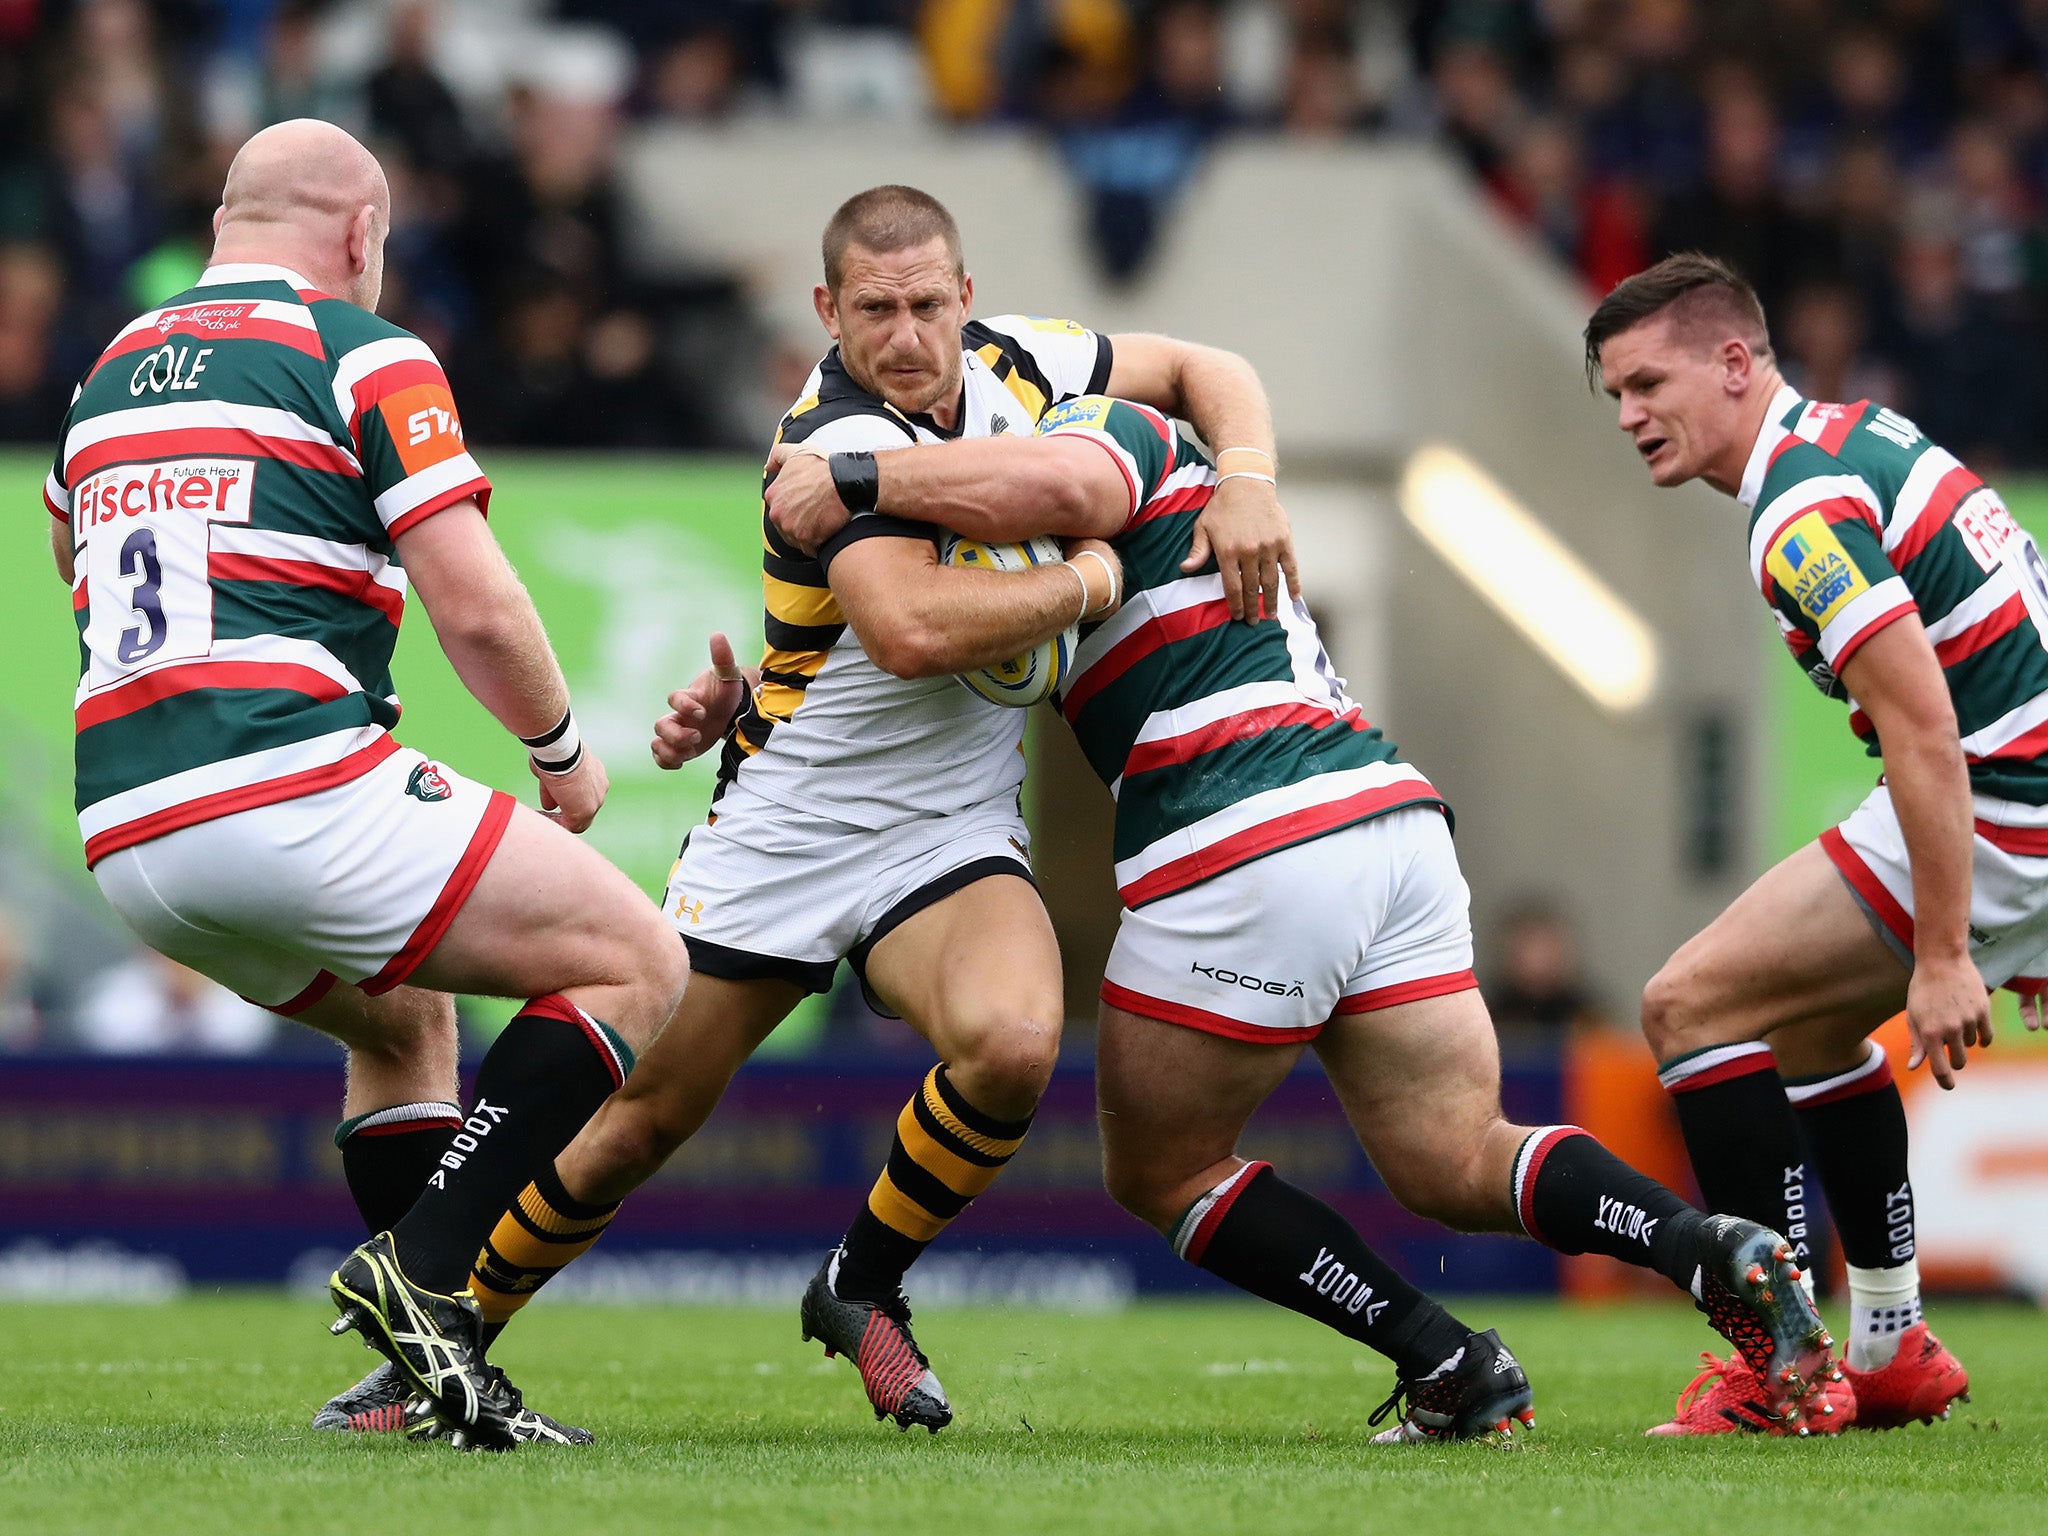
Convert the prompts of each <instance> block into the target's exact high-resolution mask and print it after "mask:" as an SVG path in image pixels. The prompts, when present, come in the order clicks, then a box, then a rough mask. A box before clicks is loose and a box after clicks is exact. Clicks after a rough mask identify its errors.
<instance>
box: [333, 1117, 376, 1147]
mask: <svg viewBox="0 0 2048 1536" xmlns="http://www.w3.org/2000/svg"><path fill="white" fill-rule="evenodd" d="M378 1113H380V1111H378V1110H374V1109H373V1110H371V1111H370V1115H374V1114H378ZM370 1115H357V1116H356V1117H355V1118H354V1119H353V1120H344V1121H342V1122H341V1124H339V1125H337V1126H336V1127H335V1128H334V1150H335V1151H337V1152H339V1151H340V1150H341V1144H342V1143H343V1142H345V1141H347V1140H348V1139H349V1137H351V1136H353V1135H355V1133H356V1130H357V1128H358V1127H359V1126H361V1125H362V1123H363V1122H364V1121H365V1120H367V1119H369V1118H370Z"/></svg>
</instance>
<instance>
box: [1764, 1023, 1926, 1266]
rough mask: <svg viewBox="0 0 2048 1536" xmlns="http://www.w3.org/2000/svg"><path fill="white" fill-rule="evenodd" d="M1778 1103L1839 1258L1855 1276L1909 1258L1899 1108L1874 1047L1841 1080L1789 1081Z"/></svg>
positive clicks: (1909, 1192)
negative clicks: (1814, 1183) (1788, 1111)
mask: <svg viewBox="0 0 2048 1536" xmlns="http://www.w3.org/2000/svg"><path fill="white" fill-rule="evenodd" d="M1785 1095H1786V1097H1787V1098H1789V1099H1790V1100H1791V1101H1792V1104H1793V1107H1794V1109H1795V1110H1796V1111H1797V1112H1798V1115H1799V1124H1800V1128H1801V1129H1802V1130H1804V1131H1805V1133H1806V1145H1807V1147H1808V1149H1809V1151H1810V1152H1811V1153H1812V1156H1813V1162H1814V1167H1815V1168H1816V1169H1817V1170H1818V1171H1819V1173H1820V1184H1821V1188H1822V1189H1824V1190H1826V1191H1827V1197H1828V1213H1829V1214H1830V1215H1831V1216H1833V1217H1834V1219H1835V1231H1836V1233H1837V1234H1839V1235H1840V1237H1841V1239H1842V1257H1843V1258H1844V1259H1846V1260H1847V1261H1848V1262H1849V1263H1850V1264H1853V1265H1854V1266H1856V1267H1857V1268H1858V1269H1890V1268H1892V1267H1893V1266H1895V1265H1899V1264H1904V1263H1905V1262H1906V1261H1907V1260H1908V1259H1910V1258H1912V1257H1913V1252H1914V1240H1913V1181H1912V1177H1911V1175H1910V1174H1909V1173H1908V1172H1907V1167H1906V1106H1905V1104H1904V1103H1903V1102H1902V1101H1901V1100H1900V1098H1899V1085H1898V1084H1897V1083H1896V1082H1894V1081H1893V1080H1892V1069H1891V1063H1890V1062H1889V1061H1887V1060H1886V1059H1885V1054H1884V1051H1883V1049H1882V1048H1881V1047H1879V1046H1878V1044H1877V1043H1876V1042H1875V1041H1871V1042H1869V1044H1868V1047H1867V1049H1866V1050H1865V1052H1864V1057H1863V1060H1862V1061H1861V1062H1859V1063H1857V1065H1855V1066H1854V1067H1851V1068H1850V1069H1849V1070H1848V1071H1846V1072H1838V1073H1834V1074H1831V1075H1829V1076H1826V1077H1807V1078H1795V1079H1793V1080H1792V1081H1790V1082H1788V1083H1786V1084H1785Z"/></svg>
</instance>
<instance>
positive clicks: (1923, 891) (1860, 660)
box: [1842, 613, 1991, 1088]
mask: <svg viewBox="0 0 2048 1536" xmlns="http://www.w3.org/2000/svg"><path fill="white" fill-rule="evenodd" d="M1842 685H1843V687H1844V688H1846V689H1847V690H1848V692H1849V694H1850V695H1851V697H1853V698H1854V699H1855V700H1856V701H1857V703H1858V704H1860V705H1861V706H1862V707H1863V711H1864V713H1865V714H1867V715H1869V716H1870V723H1871V725H1872V726H1873V727H1875V729H1876V731H1877V739H1878V741H1879V742H1880V743H1881V744H1882V746H1883V748H1884V773H1885V782H1886V784H1888V785H1889V786H1890V788H1891V792H1892V806H1893V808H1894V809H1895V810H1896V811H1897V812H1898V817H1899V830H1900V832H1902V833H1903V834H1904V835H1905V839H1906V860H1907V863H1908V864H1909V865H1910V866H1911V868H1912V872H1913V979H1912V982H1911V984H1910V985H1909V987H1908V988H1907V992H1906V1019H1907V1022H1908V1023H1909V1024H1911V1026H1912V1030H1913V1054H1912V1058H1911V1060H1910V1061H1909V1062H1908V1066H1914V1067H1917V1066H1918V1065H1919V1064H1920V1062H1921V1059H1922V1058H1923V1057H1924V1058H1925V1059H1926V1061H1927V1064H1928V1066H1929V1068H1930V1069H1931V1070H1932V1071H1933V1073H1934V1077H1935V1081H1937V1082H1939V1083H1940V1084H1941V1086H1942V1087H1944V1088H1953V1087H1954V1086H1955V1073H1956V1072H1957V1071H1960V1070H1961V1069H1962V1067H1963V1064H1964V1062H1965V1061H1966V1060H1967V1059H1968V1055H1967V1048H1968V1047H1969V1046H1972V1045H1989V1044H1990V1043H1991V1002H1990V998H1989V996H1988V995H1987V994H1986V992H1985V990H1984V980H1983V978H1982V977H1981V976H1980V975H1979V974H1978V973H1977V967H1976V965H1975V963H1974V962H1973V961H1972V960H1971V959H1970V868H1971V860H1972V840H1973V839H1974V837H1975V835H1976V828H1975V813H1974V811H1973V808H1972V805H1971V801H1970V774H1969V768H1968V765H1967V764H1966V763H1965V761H1964V758H1963V745H1962V741H1961V739H1960V738H1959V736H1958V735H1957V730H1956V712H1955V706H1954V704H1953V703H1952V702H1951V701H1950V699H1949V692H1948V682H1947V679H1946V678H1944V677H1943V675H1942V670H1941V662H1940V661H1939V660H1938V659H1937V658H1936V656H1935V654H1934V647H1933V645H1931V644H1930V643H1929V642H1928V639H1927V631H1926V630H1925V629H1924V628H1922V627H1921V624H1920V620H1919V618H1918V617H1917V616H1916V615H1914V614H1911V613H1908V614H1906V615H1905V616H1903V617H1901V618H1898V619H1895V620H1893V621H1892V622H1891V623H1890V624H1887V625H1886V626H1885V627H1884V628H1883V629H1881V630H1879V631H1878V632H1877V633H1876V634H1875V635H1873V636H1871V637H1870V639H1869V640H1867V641H1866V642H1865V643H1864V644H1863V646H1862V647H1861V648H1860V649H1858V650H1857V651H1856V652H1855V653H1854V654H1853V655H1852V656H1850V657H1849V659H1848V660H1847V661H1846V662H1845V663H1844V664H1843V667H1842Z"/></svg>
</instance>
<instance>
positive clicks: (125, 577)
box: [72, 459, 256, 691]
mask: <svg viewBox="0 0 2048 1536" xmlns="http://www.w3.org/2000/svg"><path fill="white" fill-rule="evenodd" d="M255 473H256V464H255V461H254V460H253V459H180V460H175V461H172V462H169V463H162V464H120V465H115V466H113V467H111V468H108V469H103V470H101V471H100V472H99V473H98V474H96V475H94V476H93V477H92V478H91V479H89V480H87V481H86V482H85V483H84V484H82V485H80V486H79V487H78V489H77V491H76V492H75V493H74V495H73V497H72V518H73V527H74V529H75V533H76V537H77V539H78V541H79V545H80V549H79V562H80V564H81V566H82V567H83V568H84V571H85V580H86V597H87V601H88V602H89V604H90V606H91V613H92V617H91V619H90V621H89V622H88V624H87V626H86V633H85V638H86V644H87V645H88V647H89V648H90V649H91V652H92V661H91V664H90V666H89V668H88V671H87V674H86V679H85V682H86V687H87V690H88V691H90V690H92V689H96V688H103V687H106V686H108V685H110V684H113V683H118V682H122V681H124V680H125V679H126V678H128V677H129V676H130V675H131V674H132V673H134V672H135V671H137V670H139V669H140V668H142V667H144V666H146V665H152V664H154V663H157V662H163V661H176V660H184V659H188V658H190V657H194V656H204V655H206V654H207V653H208V652H210V651H211V650H212V649H213V588H212V586H211V585H210V584H209V581H208V574H207V557H208V553H209V545H210V543H211V539H210V535H209V530H210V529H211V527H212V525H213V524H214V523H246V522H248V521H249V511H250V506H251V501H250V494H249V491H250V485H251V482H252V481H253V479H254V477H255Z"/></svg>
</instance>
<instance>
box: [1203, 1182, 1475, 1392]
mask: <svg viewBox="0 0 2048 1536" xmlns="http://www.w3.org/2000/svg"><path fill="white" fill-rule="evenodd" d="M1170 1241H1171V1242H1172V1243H1173V1251H1174V1252H1175V1253H1177V1254H1179V1255H1180V1256H1181V1257H1182V1258H1184V1259H1186V1260H1187V1261H1188V1262H1189V1263H1190V1264H1194V1265H1198V1266H1200V1267H1201V1268H1203V1269H1206V1270H1208V1271H1209V1273H1210V1274H1212V1275H1215V1276H1217V1277H1218V1278H1219V1279H1223V1280H1228V1281H1229V1282H1230V1283H1231V1284H1232V1285H1234V1286H1236V1287H1238V1289H1240V1290H1245V1291H1250V1292H1251V1293H1252V1295H1254V1296H1258V1297H1262V1298H1263V1299H1265V1300H1267V1301H1271V1302H1276V1303H1278V1304H1279V1305H1280V1306H1283V1307H1286V1308H1287V1309H1288V1310H1289V1311H1292V1312H1299V1313H1301V1315H1302V1316H1304V1317H1312V1318H1314V1319H1315V1320H1316V1321H1317V1322H1319V1323H1322V1324H1324V1325H1325V1326H1326V1327H1330V1328H1334V1329H1336V1330H1337V1332H1339V1333H1341V1334H1343V1335H1344V1336H1345V1337H1346V1338H1351V1339H1356V1340H1357V1341H1358V1342H1359V1343H1361V1344H1363V1345H1365V1346H1367V1347H1368V1348H1370V1349H1376V1350H1378V1351H1379V1352H1380V1353H1381V1354H1383V1355H1385V1356H1387V1358H1389V1359H1390V1360H1392V1361H1393V1362H1394V1364H1395V1366H1396V1368H1398V1369H1399V1371H1400V1373H1401V1375H1402V1376H1404V1377H1406V1378H1409V1379H1411V1380H1414V1379H1417V1378H1420V1377H1424V1376H1427V1375H1428V1374H1429V1373H1430V1372H1431V1371H1433V1370H1435V1369H1436V1368H1437V1367H1438V1366H1439V1365H1442V1364H1443V1363H1444V1362H1445V1361H1446V1360H1448V1359H1450V1357H1451V1356H1452V1355H1454V1354H1456V1353H1457V1352H1458V1351H1459V1350H1460V1349H1461V1348H1463V1347H1464V1343H1465V1339H1466V1336H1467V1335H1468V1334H1470V1333H1471V1331H1472V1330H1471V1329H1470V1328H1467V1327H1466V1326H1465V1324H1463V1323H1462V1322H1460V1321H1459V1320H1458V1319H1457V1318H1455V1317H1453V1316H1452V1315H1451V1314H1450V1313H1449V1312H1446V1311H1445V1310H1444V1309H1443V1308H1442V1307H1441V1306H1439V1305H1438V1304H1437V1303H1436V1302H1434V1301H1432V1300H1430V1298H1429V1297H1427V1296H1425V1295H1424V1294H1423V1293H1422V1292H1421V1291H1418V1290H1417V1289H1416V1288H1415V1287H1414V1286H1412V1285H1410V1284H1409V1283H1408V1282H1407V1281H1406V1280H1403V1279H1402V1278H1401V1277H1400V1276H1399V1275H1398V1274H1396V1273H1395V1272H1394V1270H1393V1269H1392V1267H1391V1266H1389V1265H1388V1263H1387V1261H1386V1260H1384V1259H1382V1258H1381V1257H1380V1256H1379V1255H1378V1254H1376V1253H1374V1252H1373V1251H1372V1249H1371V1248H1370V1247H1368V1246H1367V1245H1366V1241H1365V1239H1364V1238H1362V1237H1360V1236H1359V1235H1358V1232H1357V1230H1356V1229H1355V1228H1353V1227H1352V1225H1351V1224H1350V1223H1349V1222H1347V1221H1346V1220H1345V1219H1344V1218H1343V1217H1342V1216H1339V1215H1338V1214H1337V1213H1336V1212H1335V1211H1333V1210H1331V1209H1330V1208H1329V1207H1328V1206H1327V1205H1325V1204H1323V1202H1322V1201H1320V1200H1318V1199H1316V1197H1315V1196H1314V1195H1311V1194H1309V1193H1308V1192H1307V1191H1306V1190H1302V1189H1297V1188H1295V1187H1294V1186H1293V1185H1292V1184H1289V1183H1287V1182H1286V1181H1285V1180H1284V1179H1282V1178H1281V1177H1280V1176H1279V1175H1278V1174H1276V1173H1274V1172H1273V1168H1272V1165H1271V1164H1270V1163H1247V1164H1245V1165H1244V1167H1242V1168H1240V1169H1239V1170H1238V1171H1237V1172H1236V1173H1234V1174H1232V1175H1231V1176H1230V1177H1229V1178H1227V1179H1225V1180H1224V1181H1223V1182H1222V1183H1221V1184H1218V1185H1217V1186H1216V1187H1215V1188H1214V1189H1212V1190H1210V1191H1209V1193H1207V1194H1206V1195H1204V1196H1202V1198H1201V1199H1199V1200H1197V1201H1196V1202H1195V1203H1194V1204H1193V1205H1191V1206H1189V1207H1188V1209H1187V1211H1186V1212H1185V1213H1184V1214H1183V1215H1182V1216H1181V1219H1180V1220H1179V1222H1178V1223H1176V1224H1175V1226H1174V1229H1173V1233H1172V1235H1171V1238H1170Z"/></svg>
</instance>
